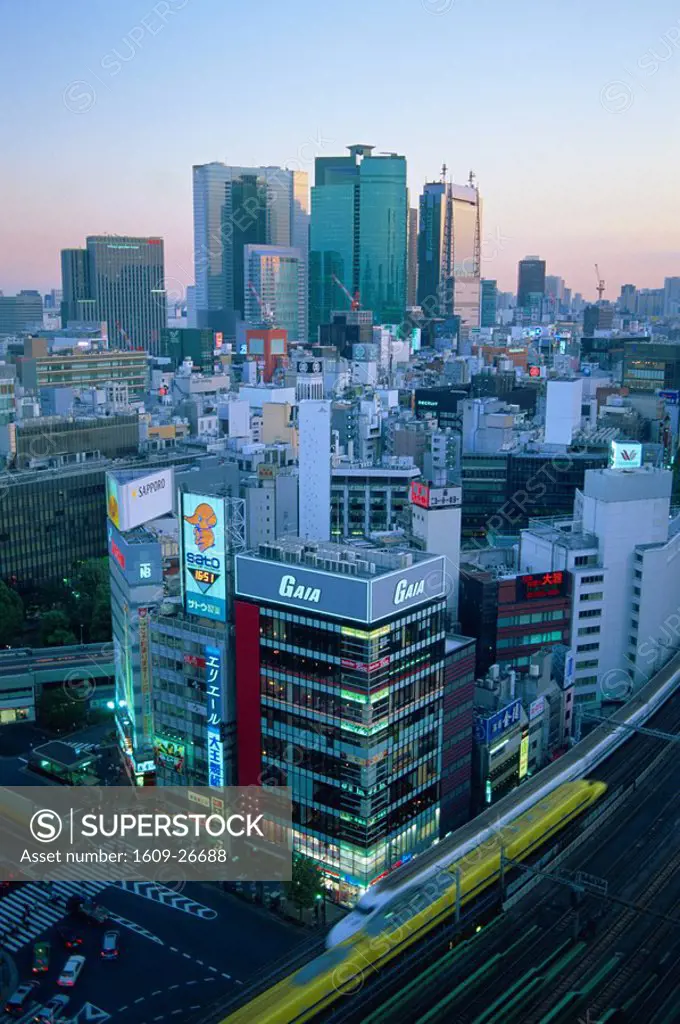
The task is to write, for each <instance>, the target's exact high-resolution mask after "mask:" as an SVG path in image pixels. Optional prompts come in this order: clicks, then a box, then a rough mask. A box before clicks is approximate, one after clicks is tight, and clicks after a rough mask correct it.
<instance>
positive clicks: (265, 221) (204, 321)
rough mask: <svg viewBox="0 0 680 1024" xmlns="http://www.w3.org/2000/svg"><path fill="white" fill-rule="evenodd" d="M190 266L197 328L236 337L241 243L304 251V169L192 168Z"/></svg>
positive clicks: (303, 254)
mask: <svg viewBox="0 0 680 1024" xmlns="http://www.w3.org/2000/svg"><path fill="white" fill-rule="evenodd" d="M193 183H194V184H193V187H194V266H195V276H196V296H195V302H196V320H197V326H198V327H210V328H212V329H213V330H217V331H222V332H224V333H225V334H226V335H227V338H230V339H232V340H233V339H234V338H235V337H236V325H237V323H238V322H239V321H241V320H242V319H243V315H244V304H245V293H244V262H243V250H244V247H245V246H246V245H274V246H287V247H292V248H295V249H298V250H299V253H300V260H301V263H302V266H303V268H304V275H305V278H306V268H307V260H308V252H309V188H308V181H307V174H306V172H304V171H288V170H284V169H282V168H281V167H235V166H228V165H226V164H222V163H211V164H201V165H198V166H195V167H194V169H193ZM300 300H301V303H302V307H303V313H304V315H303V318H302V324H301V328H300V331H301V337H303V338H304V339H305V340H306V338H307V324H306V317H307V289H306V285H305V287H304V289H302V291H301V296H300Z"/></svg>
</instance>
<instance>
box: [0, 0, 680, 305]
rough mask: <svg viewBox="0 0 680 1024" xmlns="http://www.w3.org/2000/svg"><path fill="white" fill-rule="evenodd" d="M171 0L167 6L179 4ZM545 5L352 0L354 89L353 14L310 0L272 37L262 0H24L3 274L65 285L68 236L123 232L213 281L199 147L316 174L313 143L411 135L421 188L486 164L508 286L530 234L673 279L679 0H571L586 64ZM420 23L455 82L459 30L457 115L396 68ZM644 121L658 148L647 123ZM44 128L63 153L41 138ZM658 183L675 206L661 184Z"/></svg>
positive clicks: (566, 265) (492, 235)
mask: <svg viewBox="0 0 680 1024" xmlns="http://www.w3.org/2000/svg"><path fill="white" fill-rule="evenodd" d="M159 7H160V9H161V12H164V11H165V8H167V9H168V11H169V13H166V14H165V16H164V17H161V16H160V15H159V13H158V8H159ZM526 7H527V10H526V12H525V13H526V15H527V17H526V18H525V19H523V23H522V26H521V34H520V29H519V27H518V25H517V23H516V19H514V18H512V16H511V13H510V12H509V11H507V10H504V9H503V7H502V6H501V5H500V3H496V2H493V0H490V2H489V3H488V4H487V5H486V6H485V8H484V10H483V11H482V9H481V7H479V5H477V6H476V7H473V6H472V5H468V4H466V3H459V4H451V3H447V2H442V0H440V2H438V3H437V2H433V0H422V2H420V0H399V2H395V3H394V4H393V5H391V8H390V18H389V19H388V21H387V24H386V25H383V24H382V21H383V20H384V19H383V18H382V16H381V15H379V14H378V13H377V12H376V13H375V14H371V13H370V12H366V11H364V10H363V9H361V8H360V7H359V5H358V4H356V3H354V2H350V3H349V4H348V5H347V6H346V8H345V11H344V14H343V20H344V22H345V24H346V25H347V26H348V31H349V30H350V28H351V26H352V24H354V23H356V21H357V18H358V17H359V14H360V13H361V16H362V19H363V20H362V33H361V38H354V39H353V46H354V47H355V49H356V59H357V60H358V61H359V62H361V61H363V62H364V67H365V70H364V72H363V73H362V76H360V77H361V79H362V81H361V85H360V86H359V85H350V84H347V86H346V87H344V88H343V90H341V94H342V97H343V101H342V103H340V102H339V100H338V96H339V92H338V89H337V81H338V75H340V74H341V73H342V70H343V69H344V70H345V71H346V69H347V64H346V54H345V53H344V51H343V48H342V47H339V48H338V50H337V52H330V51H329V49H328V48H327V47H326V48H324V44H323V40H324V39H326V40H327V39H328V30H329V28H330V27H332V25H333V19H334V15H333V14H332V13H330V12H329V13H326V12H324V11H318V10H317V8H316V7H314V8H312V5H311V4H308V3H306V2H304V0H303V2H302V3H300V4H299V5H298V14H299V20H300V23H303V22H304V23H305V28H306V31H305V32H304V33H299V32H296V24H297V23H296V22H295V21H294V20H293V22H292V24H291V19H290V17H286V15H285V12H282V11H277V12H269V15H268V31H267V33H266V40H265V46H264V49H262V48H261V43H262V38H261V33H259V34H258V30H257V25H258V22H257V17H256V14H255V12H251V11H248V9H246V8H243V9H240V10H239V11H237V12H236V13H235V14H233V15H232V14H230V15H229V17H228V16H227V12H225V11H223V10H222V9H221V8H220V6H219V5H218V4H217V3H216V2H214V0H206V2H204V3H202V4H200V5H199V4H197V3H192V2H190V0H174V2H173V3H168V4H164V5H159V4H155V5H151V6H148V7H147V5H146V4H141V3H139V2H136V0H123V2H121V3H120V4H118V5H116V8H115V10H106V11H102V12H98V13H97V15H96V17H95V16H94V15H91V14H89V15H87V16H86V15H84V14H83V12H82V10H81V9H80V5H79V4H77V3H76V2H70V3H66V4H64V5H62V6H61V7H60V9H59V12H58V13H57V11H56V10H53V9H52V8H51V6H50V5H48V4H47V3H45V2H43V0H38V2H37V3H35V4H33V5H32V10H31V13H30V15H29V14H28V12H25V11H22V10H21V9H20V8H16V9H12V10H11V11H8V12H7V14H6V20H7V21H8V22H9V26H8V27H9V29H10V30H11V31H7V32H6V33H5V36H4V38H5V40H8V39H9V38H10V36H11V37H12V47H11V50H10V48H9V45H8V43H7V42H5V43H4V44H3V43H0V49H2V52H3V72H2V74H3V76H4V77H5V78H6V89H5V95H6V96H8V97H9V99H8V100H7V101H6V109H5V111H4V114H5V120H6V122H7V127H8V131H9V132H10V134H11V136H12V138H13V139H14V140H15V150H16V152H17V153H18V154H19V159H18V160H16V161H15V163H14V168H13V169H10V168H8V167H7V166H6V167H5V168H4V169H3V170H2V171H1V172H0V187H1V188H2V190H3V192H4V193H5V194H8V195H10V196H12V202H11V204H9V206H10V208H9V210H8V211H6V214H5V217H4V225H3V227H4V232H3V235H4V239H3V240H4V241H5V243H6V244H5V245H4V246H3V259H2V261H1V262H0V289H2V290H3V291H4V292H5V293H6V294H9V293H12V292H14V291H17V290H19V289H21V288H38V289H39V290H40V291H43V292H44V291H47V290H49V289H50V288H52V287H57V286H58V283H59V252H60V250H61V249H62V248H68V247H74V246H76V245H78V244H79V241H80V239H82V238H83V237H85V236H87V235H91V234H97V233H111V234H123V235H124V234H134V235H159V236H161V237H163V238H164V239H165V242H166V255H167V260H166V272H167V278H168V291H169V293H170V294H171V295H173V294H176V293H181V292H183V290H184V288H185V287H186V285H187V284H190V283H192V281H193V244H192V202H191V168H192V166H193V165H195V164H199V163H203V162H208V161H213V160H214V161H223V162H225V163H228V164H243V165H246V166H260V165H265V164H270V165H281V166H288V167H291V168H293V169H299V170H303V171H306V172H307V173H308V174H309V175H310V185H312V184H313V165H314V159H315V158H316V157H317V156H327V155H332V154H333V153H337V152H342V151H343V150H344V147H345V146H346V145H351V144H352V143H353V142H355V141H357V140H363V141H365V142H367V143H370V144H373V145H375V146H376V150H377V151H381V150H382V148H383V147H384V148H385V149H389V150H393V151H395V152H399V153H403V154H404V155H405V157H406V159H407V161H408V168H409V189H410V202H411V205H415V202H416V197H417V195H418V194H419V192H420V191H421V189H422V185H423V183H424V182H425V181H426V180H435V179H436V178H437V177H438V172H439V168H440V166H441V164H442V163H443V162H446V163H447V164H449V166H450V168H451V173H452V176H453V179H454V181H456V182H457V183H464V182H465V181H466V179H467V175H468V173H469V170H470V169H473V170H474V171H475V173H476V175H477V181H478V184H479V187H480V190H481V192H482V194H483V196H484V202H485V210H484V222H485V223H484V239H483V263H482V275H483V276H484V277H491V278H494V279H496V280H498V282H499V288H500V289H501V290H503V291H511V290H514V286H515V282H516V273H517V263H518V261H519V260H520V259H522V258H523V257H524V256H526V255H527V254H528V253H538V254H540V256H541V258H543V259H545V260H546V263H547V268H548V272H549V273H552V274H558V275H560V276H561V277H563V278H565V280H566V281H567V283H568V285H569V286H570V287H571V288H572V290H573V291H574V292H576V291H580V292H582V293H583V294H584V295H585V296H586V297H587V298H590V299H592V298H594V295H595V284H596V282H595V272H594V268H593V264H594V263H595V262H597V263H598V264H599V266H600V268H601V270H602V274H603V276H604V278H605V280H606V282H607V290H606V293H605V297H606V298H609V299H613V298H615V297H616V296H617V295H618V293H619V290H620V287H621V285H622V284H624V283H628V282H633V283H635V284H636V285H637V286H638V287H641V288H644V287H660V286H661V285H662V283H663V278H664V277H667V276H672V275H675V274H678V273H680V254H679V253H678V251H677V247H676V243H675V237H674V236H675V234H676V232H677V219H676V214H675V213H674V210H675V207H674V205H673V203H672V191H673V183H672V174H671V173H670V170H669V171H668V172H666V171H665V168H670V167H672V164H673V160H674V159H676V158H677V148H678V144H677V142H676V141H675V140H674V139H673V138H672V137H671V135H670V133H668V132H665V131H664V126H665V125H666V124H667V123H668V121H669V118H670V117H672V96H673V94H674V89H673V86H674V82H677V77H678V74H679V73H680V61H678V60H677V48H676V44H675V42H674V39H675V34H674V33H673V31H672V30H673V28H674V27H675V26H676V24H677V14H676V12H675V11H674V10H673V8H672V7H671V4H670V3H669V2H665V0H664V2H660V3H657V4H656V5H655V6H654V8H653V9H652V10H649V9H647V10H645V11H644V12H640V11H638V10H635V9H634V6H633V4H632V2H631V3H627V4H625V5H624V6H623V8H622V7H621V5H616V6H615V5H614V4H613V3H605V4H603V5H601V9H598V10H597V11H595V12H593V11H592V10H591V9H590V8H587V7H586V5H585V3H581V2H578V3H576V4H574V5H572V8H571V10H570V13H571V14H572V18H573V24H574V25H578V24H581V23H582V21H581V20H580V14H581V13H582V14H583V15H585V14H586V12H587V16H588V33H587V34H584V35H583V37H582V38H581V37H580V38H579V43H578V46H579V54H580V56H581V58H582V60H581V61H580V65H581V71H580V72H579V76H578V78H577V79H575V77H574V75H573V74H572V72H573V66H572V61H571V58H568V56H567V55H568V54H569V53H571V52H572V47H571V45H570V46H567V47H564V48H563V49H560V48H559V47H558V48H557V50H556V47H555V29H556V25H555V23H554V21H553V20H552V19H551V18H546V17H545V14H544V12H542V9H541V8H540V7H539V5H538V3H537V2H533V0H530V2H529V3H527V5H526ZM581 8H582V11H581ZM36 10H37V12H38V17H37V18H36V17H35V11H36ZM312 12H314V14H313V18H312ZM490 14H491V16H492V18H493V25H494V31H493V32H489V29H488V25H489V16H490ZM534 14H535V15H536V16H535V17H534V16H533V15H534ZM76 28H77V32H76V31H75V29H76ZM222 28H227V29H228V30H229V33H230V35H231V37H232V38H238V40H239V45H238V46H234V47H233V48H232V50H231V51H229V61H228V67H227V69H226V75H225V73H224V72H225V67H226V66H225V64H224V60H223V56H222V61H221V62H220V61H219V60H218V59H217V58H218V56H220V55H219V54H218V45H217V44H218V41H219V40H220V39H221V38H222V37H223V32H222V31H220V30H221V29H222ZM29 30H30V31H29ZM385 32H386V34H385ZM404 40H408V52H409V53H416V52H419V49H420V48H422V47H425V46H427V47H428V48H429V49H428V52H429V53H430V56H431V60H430V62H429V67H430V68H431V69H433V70H432V71H431V80H430V81H429V82H428V84H427V90H429V91H432V92H433V93H436V94H437V95H440V96H441V95H442V89H443V88H445V87H448V81H449V77H448V76H449V71H448V68H449V64H450V58H451V46H453V45H454V44H455V59H456V78H457V79H458V80H460V81H464V82H466V86H465V91H466V94H468V95H470V96H471V97H474V102H473V103H466V104H460V103H459V104H455V105H454V110H453V113H452V116H451V121H450V127H449V126H448V125H447V127H446V128H445V129H444V130H442V129H441V127H440V126H441V124H442V119H441V117H439V116H438V117H437V118H436V119H435V118H434V116H431V115H428V116H423V109H424V107H425V105H424V104H423V102H422V100H423V90H421V89H418V88H416V87H414V82H413V79H412V78H411V77H409V76H404V75H394V74H392V73H391V69H392V68H393V67H394V56H395V53H396V54H398V53H399V46H400V45H404V44H403V41H404ZM48 41H49V43H50V44H51V45H50V47H49V56H48V58H47V59H46V60H45V61H43V62H41V65H40V66H39V67H35V64H34V63H32V64H31V67H32V73H31V76H30V81H29V80H28V79H27V76H25V74H23V72H22V68H23V69H24V70H25V67H26V61H27V60H28V59H30V55H31V54H32V53H33V52H34V50H35V49H37V48H38V49H39V48H40V47H41V45H42V44H44V46H45V47H46V46H47V44H48ZM55 41H56V42H57V43H58V45H53V44H54V42H55ZM282 45H283V46H285V47H286V55H287V59H286V60H285V61H284V62H283V64H281V61H280V60H279V59H278V48H279V47H280V46H282ZM275 51H277V53H276V54H275ZM274 56H277V75H278V79H277V80H278V82H279V88H278V89H277V95H278V96H279V97H280V99H279V102H277V103H276V105H275V106H273V105H272V104H271V94H270V92H269V86H268V84H267V82H268V75H254V76H253V75H251V74H250V72H251V71H252V70H253V68H262V69H264V68H266V67H267V66H268V62H270V61H271V60H273V58H274ZM403 56H404V57H405V56H406V53H404V55H403ZM518 66H519V67H521V68H522V74H521V75H518V74H517V73H516V71H517V67H518ZM178 68H182V73H181V74H178V73H177V69H178ZM187 69H188V70H187ZM388 72H389V74H388ZM245 75H248V81H249V91H248V100H247V102H246V101H243V102H239V101H238V100H237V99H235V97H236V95H237V92H236V90H233V89H232V88H231V85H232V84H234V83H236V82H238V80H239V77H243V76H245ZM386 75H388V77H386ZM18 81H20V82H21V88H20V89H18V90H17V88H16V82H18ZM312 81H313V82H315V83H316V85H315V88H313V89H310V88H309V83H311V82H312ZM386 82H388V83H389V86H390V89H391V92H390V93H388V94H387V95H386V91H385V89H386V87H385V83H386ZM230 83H231V84H230ZM455 92H456V87H455V81H454V85H453V94H454V95H455ZM287 96H288V97H290V98H291V102H290V103H288V104H286V102H285V98H286V97H287ZM298 96H300V97H301V98H302V103H298V102H295V100H296V99H297V97H298ZM268 97H269V98H268ZM225 98H227V99H228V102H227V103H226V104H225ZM359 101H360V102H359ZM254 109H257V110H258V118H257V121H256V122H255V120H254V119H253V117H252V114H251V111H252V110H254ZM527 119H529V120H527ZM531 123H533V124H534V125H535V133H533V134H532V133H531V131H530V130H529V127H528V125H529V126H530V124H531ZM49 128H51V129H52V130H51V131H48V129H49ZM640 132H644V137H645V139H646V142H645V147H644V151H643V147H639V146H637V147H636V146H635V144H634V143H632V142H631V140H634V139H635V138H636V137H641V136H640V135H639V133H640ZM636 133H637V134H636ZM116 138H118V139H119V144H117V145H116V148H115V152H116V160H115V161H114V160H111V159H110V155H111V153H112V152H113V150H112V143H115V142H116ZM461 140H464V141H463V142H461ZM46 147H47V148H48V149H49V161H48V164H49V168H50V174H49V175H46V174H45V166H46V164H45V162H44V161H43V160H42V159H38V158H37V157H39V155H40V154H41V153H44V152H45V149H46ZM104 153H105V154H108V156H107V158H106V159H105V160H104V161H103V162H102V154H104ZM32 154H34V155H35V156H36V159H35V160H34V159H32V156H31V155H32ZM93 160H95V161H97V174H93V173H92V162H93ZM650 168H653V169H654V172H653V182H652V180H651V177H650ZM652 184H653V195H654V199H655V208H656V209H657V210H658V211H659V212H658V213H655V212H654V210H653V209H651V208H650V206H649V204H647V203H646V202H644V201H642V200H643V198H644V196H645V195H646V194H647V193H648V192H649V191H650V186H651V185H652ZM527 196H529V197H530V202H529V201H528V200H527ZM636 197H637V199H636ZM662 211H666V213H665V214H664V215H660V214H661V212H662Z"/></svg>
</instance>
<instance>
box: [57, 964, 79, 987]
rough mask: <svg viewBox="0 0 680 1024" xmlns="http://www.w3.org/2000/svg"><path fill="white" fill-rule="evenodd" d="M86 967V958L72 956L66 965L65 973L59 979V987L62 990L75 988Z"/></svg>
mask: <svg viewBox="0 0 680 1024" xmlns="http://www.w3.org/2000/svg"><path fill="white" fill-rule="evenodd" d="M84 966H85V957H84V956H70V957H69V958H68V960H67V961H66V963H65V964H64V969H63V971H62V972H61V974H60V975H59V977H58V978H57V985H59V986H61V988H73V986H74V985H75V983H76V982H77V980H78V978H79V976H80V972H81V971H82V969H83V967H84Z"/></svg>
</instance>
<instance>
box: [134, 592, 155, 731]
mask: <svg viewBox="0 0 680 1024" xmlns="http://www.w3.org/2000/svg"><path fill="white" fill-rule="evenodd" d="M137 614H138V615H139V663H140V664H139V671H140V680H141V689H142V723H143V729H144V738H145V739H146V740H149V742H150V741H151V739H152V737H153V719H152V717H151V669H150V666H149V609H148V608H139V609H138V611H137Z"/></svg>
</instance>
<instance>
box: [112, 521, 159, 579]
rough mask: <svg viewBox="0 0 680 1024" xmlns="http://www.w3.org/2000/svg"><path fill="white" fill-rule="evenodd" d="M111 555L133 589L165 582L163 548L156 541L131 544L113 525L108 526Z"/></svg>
mask: <svg viewBox="0 0 680 1024" xmlns="http://www.w3.org/2000/svg"><path fill="white" fill-rule="evenodd" d="M107 534H108V542H109V555H110V557H111V558H112V559H113V561H114V562H115V563H116V565H117V566H118V568H119V569H120V571H121V572H122V573H123V575H124V576H125V580H126V582H127V583H128V584H129V586H131V587H136V586H152V585H154V584H156V585H159V584H161V583H162V582H163V560H162V553H161V546H160V544H159V543H157V542H156V541H152V540H151V541H149V542H148V543H142V544H130V543H129V542H128V541H127V540H126V538H125V535H124V534H122V533H119V532H118V530H116V528H115V527H114V526H113V524H112V523H110V522H109V523H108V524H107Z"/></svg>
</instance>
